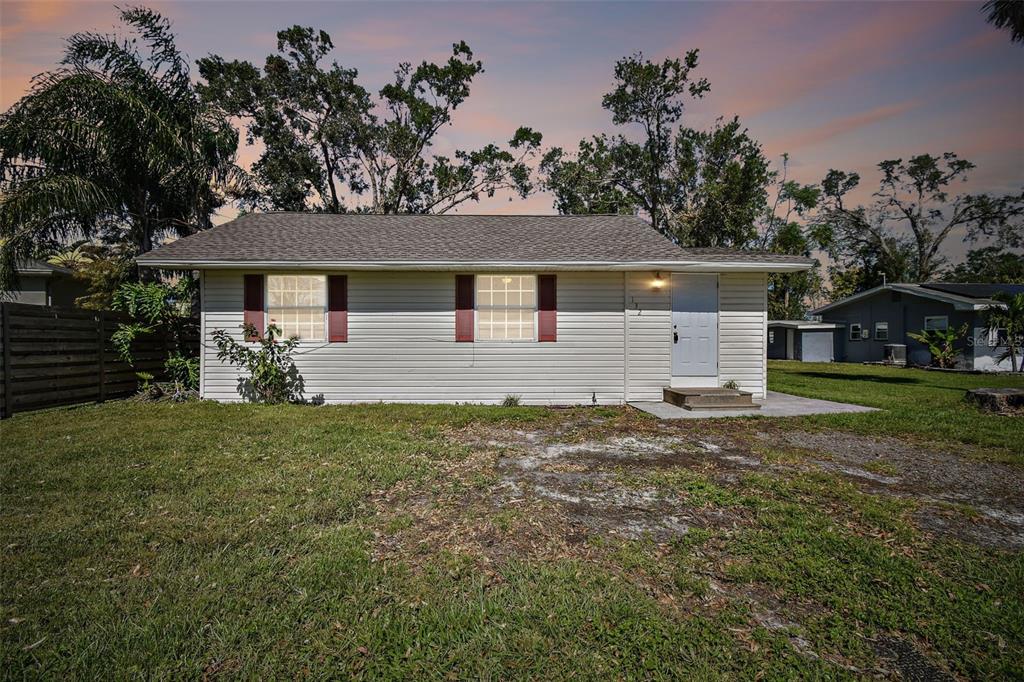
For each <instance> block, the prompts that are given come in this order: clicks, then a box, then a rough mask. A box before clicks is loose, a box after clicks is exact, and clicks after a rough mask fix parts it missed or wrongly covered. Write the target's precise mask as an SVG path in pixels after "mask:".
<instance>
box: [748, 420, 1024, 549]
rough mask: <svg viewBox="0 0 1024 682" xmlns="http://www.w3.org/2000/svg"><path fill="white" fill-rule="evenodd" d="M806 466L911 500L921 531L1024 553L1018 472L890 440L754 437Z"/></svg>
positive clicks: (1023, 478)
mask: <svg viewBox="0 0 1024 682" xmlns="http://www.w3.org/2000/svg"><path fill="white" fill-rule="evenodd" d="M758 436H759V437H760V438H761V439H762V440H763V441H766V442H771V443H773V444H775V445H778V444H779V443H782V444H783V445H784V446H785V447H787V448H791V449H796V450H800V451H803V452H804V453H806V459H805V462H806V463H809V464H811V465H814V466H817V467H819V468H821V469H824V470H826V471H832V472H835V473H838V474H841V475H842V476H844V477H846V478H849V479H850V480H853V481H855V482H857V483H858V484H859V485H861V486H863V487H865V488H867V489H869V490H871V491H872V492H880V493H883V494H889V495H898V496H901V497H909V498H912V499H915V500H918V501H919V502H920V503H921V505H920V507H919V508H918V510H917V512H916V513H915V518H916V521H917V522H918V523H919V524H920V525H921V526H922V527H923V528H925V529H926V530H929V531H931V532H935V533H940V534H944V535H952V536H954V537H957V538H959V539H962V540H966V541H969V542H974V543H976V544H982V545H986V546H994V547H1000V548H1007V549H1019V548H1021V547H1024V469H1022V468H1021V467H1016V466H1013V465H1010V464H1001V463H998V462H986V461H980V460H973V459H969V458H967V457H965V455H964V454H963V453H957V452H948V451H943V450H938V449H933V448H929V447H926V446H922V445H920V444H908V443H905V442H903V441H900V440H897V439H895V438H870V437H866V436H859V435H854V434H847V433H836V432H819V433H814V432H799V431H773V432H771V433H764V432H762V433H759V434H758Z"/></svg>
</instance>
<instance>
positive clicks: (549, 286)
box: [537, 275, 558, 341]
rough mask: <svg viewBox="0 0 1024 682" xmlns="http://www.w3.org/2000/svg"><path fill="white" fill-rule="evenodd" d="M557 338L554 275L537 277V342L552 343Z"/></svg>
mask: <svg viewBox="0 0 1024 682" xmlns="http://www.w3.org/2000/svg"><path fill="white" fill-rule="evenodd" d="M557 336H558V295H557V293H556V285H555V275H537V340H538V341H554V340H555V339H556V337H557Z"/></svg>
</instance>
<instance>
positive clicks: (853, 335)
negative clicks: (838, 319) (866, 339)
mask: <svg viewBox="0 0 1024 682" xmlns="http://www.w3.org/2000/svg"><path fill="white" fill-rule="evenodd" d="M860 330H861V325H860V322H851V323H850V341H860V340H861V336H860Z"/></svg>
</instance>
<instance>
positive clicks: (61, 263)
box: [46, 242, 97, 270]
mask: <svg viewBox="0 0 1024 682" xmlns="http://www.w3.org/2000/svg"><path fill="white" fill-rule="evenodd" d="M96 253H97V249H96V247H95V246H94V245H93V244H91V243H89V242H83V243H81V244H79V245H78V246H76V247H75V248H73V249H65V250H63V251H58V252H57V253H55V254H53V255H52V256H50V257H49V258H47V259H46V262H47V263H49V264H50V265H56V266H58V267H62V268H67V269H68V270H78V269H80V268H82V267H84V266H86V265H88V264H89V263H92V262H93V260H94V259H95V256H96Z"/></svg>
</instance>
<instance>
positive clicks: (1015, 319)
mask: <svg viewBox="0 0 1024 682" xmlns="http://www.w3.org/2000/svg"><path fill="white" fill-rule="evenodd" d="M992 299H993V300H995V301H998V303H997V304H996V305H990V306H988V307H987V308H986V309H985V314H986V320H987V327H988V328H987V330H986V331H988V333H989V334H999V333H1000V332H1001V331H1004V330H1005V333H1006V350H1004V351H1003V352H1002V354H1001V355H1000V356H999V358H998V360H999V362H1002V361H1003V360H1007V359H1009V361H1010V369H1011V370H1012V371H1014V372H1016V371H1022V372H1024V358H1021V363H1020V365H1019V366H1018V364H1017V358H1019V357H1020V355H1021V345H1022V344H1024V294H1014V295H1012V296H1011V295H1010V294H1006V293H1002V292H1000V293H997V294H996V295H995V296H993V297H992Z"/></svg>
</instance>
